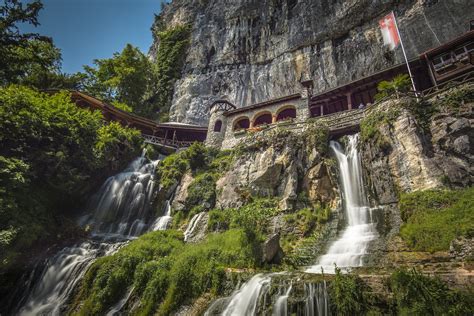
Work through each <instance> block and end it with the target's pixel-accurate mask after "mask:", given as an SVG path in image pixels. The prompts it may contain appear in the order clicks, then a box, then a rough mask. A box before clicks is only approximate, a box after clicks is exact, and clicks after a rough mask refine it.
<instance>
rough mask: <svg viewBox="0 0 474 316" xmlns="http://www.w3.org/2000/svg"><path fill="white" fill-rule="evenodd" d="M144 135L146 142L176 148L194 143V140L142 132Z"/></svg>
mask: <svg viewBox="0 0 474 316" xmlns="http://www.w3.org/2000/svg"><path fill="white" fill-rule="evenodd" d="M142 137H143V139H144V140H145V143H147V144H152V145H158V146H164V147H170V148H174V149H179V148H186V147H189V146H191V144H192V143H194V141H188V140H177V139H167V138H164V137H158V136H153V135H146V134H142Z"/></svg>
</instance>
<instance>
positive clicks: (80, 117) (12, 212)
mask: <svg viewBox="0 0 474 316" xmlns="http://www.w3.org/2000/svg"><path fill="white" fill-rule="evenodd" d="M0 130H1V131H2V132H1V133H0V142H1V143H2V146H1V148H0V157H1V158H0V193H1V194H0V196H1V197H0V235H1V236H2V247H3V249H2V251H1V252H0V268H4V267H8V266H11V265H12V264H13V263H14V260H13V259H14V258H15V257H16V256H17V255H20V254H22V253H28V252H27V251H25V250H26V249H27V248H28V247H30V246H32V245H33V244H34V243H39V242H40V241H43V242H46V241H48V240H49V241H54V240H55V239H58V238H60V237H58V236H60V235H62V236H70V235H71V232H72V231H74V232H75V230H74V229H71V225H69V224H67V225H66V224H65V223H66V222H67V220H66V219H65V216H67V215H68V214H69V215H70V214H71V212H72V211H74V210H75V209H76V208H77V207H78V205H81V203H82V202H83V199H84V197H85V196H86V194H87V193H88V191H91V190H92V189H94V185H95V184H96V183H98V182H100V181H101V180H102V179H101V177H104V176H105V175H106V174H107V173H108V172H110V169H109V168H108V165H109V162H111V161H112V160H113V161H114V162H118V163H119V164H124V162H127V163H128V162H129V160H130V159H131V156H134V155H136V154H137V153H138V152H139V149H140V148H139V147H140V145H141V141H140V138H139V133H138V132H137V131H135V130H131V129H128V128H124V127H122V126H119V125H118V124H116V123H111V124H108V123H106V122H104V120H103V117H102V115H101V114H100V112H98V111H90V110H89V109H82V108H79V107H78V106H76V104H74V103H73V102H71V99H70V95H69V93H68V92H65V91H64V92H59V93H56V94H53V95H50V94H46V93H41V92H38V91H36V90H34V89H30V88H27V87H21V86H14V85H12V86H8V87H3V88H0ZM91 180H92V181H91ZM0 283H1V282H0Z"/></svg>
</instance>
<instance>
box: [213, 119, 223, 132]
mask: <svg viewBox="0 0 474 316" xmlns="http://www.w3.org/2000/svg"><path fill="white" fill-rule="evenodd" d="M221 128H222V121H221V120H217V121H216V124H214V132H220V131H221Z"/></svg>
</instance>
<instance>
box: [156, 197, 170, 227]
mask: <svg viewBox="0 0 474 316" xmlns="http://www.w3.org/2000/svg"><path fill="white" fill-rule="evenodd" d="M172 220H173V217H172V216H171V203H170V200H166V203H165V210H164V212H163V216H160V217H158V218H157V219H156V220H155V222H154V223H153V225H152V230H153V231H156V230H166V229H168V226H169V225H170V224H171V221H172Z"/></svg>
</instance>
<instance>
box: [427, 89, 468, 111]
mask: <svg viewBox="0 0 474 316" xmlns="http://www.w3.org/2000/svg"><path fill="white" fill-rule="evenodd" d="M471 102H474V85H472V84H466V85H464V86H460V87H457V88H454V89H453V90H450V91H448V92H447V93H445V94H444V95H442V96H441V98H437V99H436V101H434V106H435V107H436V108H437V109H439V110H441V111H444V112H450V111H452V110H457V109H459V108H460V107H461V106H462V105H463V104H465V103H471Z"/></svg>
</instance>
